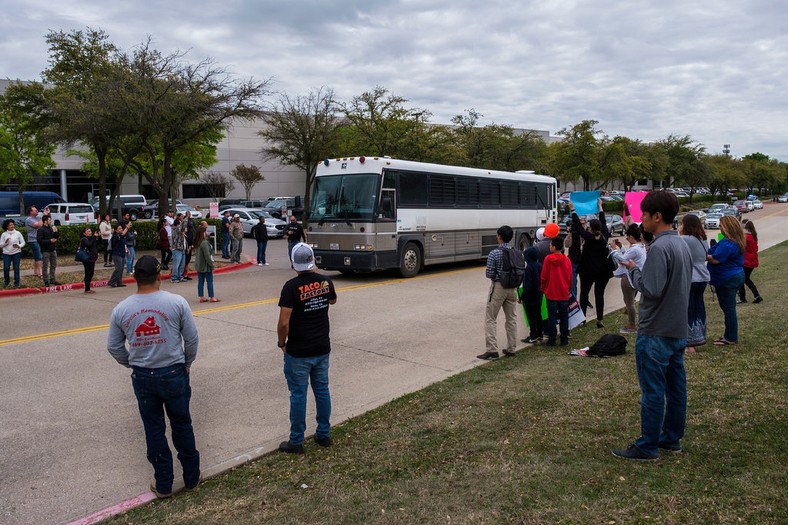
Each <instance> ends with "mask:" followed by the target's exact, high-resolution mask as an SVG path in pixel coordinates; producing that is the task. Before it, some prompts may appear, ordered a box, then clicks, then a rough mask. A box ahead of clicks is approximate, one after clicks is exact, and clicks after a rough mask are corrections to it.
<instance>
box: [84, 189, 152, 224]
mask: <svg viewBox="0 0 788 525" xmlns="http://www.w3.org/2000/svg"><path fill="white" fill-rule="evenodd" d="M90 205H91V206H92V207H93V209H94V210H96V212H98V211H99V198H98V197H93V198H92V199H91V200H90ZM118 205H120V214H121V215H125V214H126V213H128V214H129V218H130V219H131V220H132V221H136V220H137V219H150V218H151V217H152V216H153V211H152V209H151V208H150V207H149V206H148V201H147V200H145V196H144V195H118V196H117V197H116V199H115V201H114V203H113V205H112V206H110V207H109V210H110V212H109V213H110V214H112V215H117V214H118Z"/></svg>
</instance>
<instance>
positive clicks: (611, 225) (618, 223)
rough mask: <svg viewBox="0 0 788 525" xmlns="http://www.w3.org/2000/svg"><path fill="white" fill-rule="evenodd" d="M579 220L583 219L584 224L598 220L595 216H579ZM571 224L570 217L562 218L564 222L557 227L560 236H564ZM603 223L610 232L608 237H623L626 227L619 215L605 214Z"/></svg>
mask: <svg viewBox="0 0 788 525" xmlns="http://www.w3.org/2000/svg"><path fill="white" fill-rule="evenodd" d="M580 218H581V219H583V218H584V219H585V220H586V223H588V222H590V221H591V220H593V219H599V216H598V215H596V214H592V215H582V216H580ZM571 222H572V216H571V215H567V216H566V217H564V220H562V221H561V223H560V224H559V225H558V227H559V231H560V232H561V233H560V235H561V236H563V235H566V227H567V225H569V224H570V223H571ZM605 222H606V223H607V229H608V231H610V235H624V230H626V225H624V221H623V219H622V218H621V215H608V214H605Z"/></svg>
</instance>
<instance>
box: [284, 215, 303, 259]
mask: <svg viewBox="0 0 788 525" xmlns="http://www.w3.org/2000/svg"><path fill="white" fill-rule="evenodd" d="M285 238H286V239H287V257H288V258H289V259H291V260H292V258H293V257H292V255H291V254H292V253H293V248H295V245H296V244H298V243H299V242H301V241H303V242H306V232H305V231H304V228H303V226H301V225H300V224H298V222H296V218H295V215H291V216H290V223H289V224H288V225H287V229H286V230H285Z"/></svg>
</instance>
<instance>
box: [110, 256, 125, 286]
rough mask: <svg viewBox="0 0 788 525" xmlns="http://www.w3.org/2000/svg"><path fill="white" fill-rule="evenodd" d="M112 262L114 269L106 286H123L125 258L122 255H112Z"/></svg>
mask: <svg viewBox="0 0 788 525" xmlns="http://www.w3.org/2000/svg"><path fill="white" fill-rule="evenodd" d="M112 262H113V264H114V265H115V269H114V270H113V271H112V277H110V278H109V282H108V283H107V284H108V285H110V286H117V285H119V284H123V265H125V264H126V257H125V256H122V255H113V256H112Z"/></svg>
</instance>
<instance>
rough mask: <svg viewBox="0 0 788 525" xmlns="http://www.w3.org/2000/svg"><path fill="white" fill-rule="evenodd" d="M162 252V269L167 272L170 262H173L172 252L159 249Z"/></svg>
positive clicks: (167, 249) (166, 249)
mask: <svg viewBox="0 0 788 525" xmlns="http://www.w3.org/2000/svg"><path fill="white" fill-rule="evenodd" d="M159 251H160V252H161V267H162V269H163V270H166V269H168V268H169V267H170V261H172V250H170V249H169V248H159Z"/></svg>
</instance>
